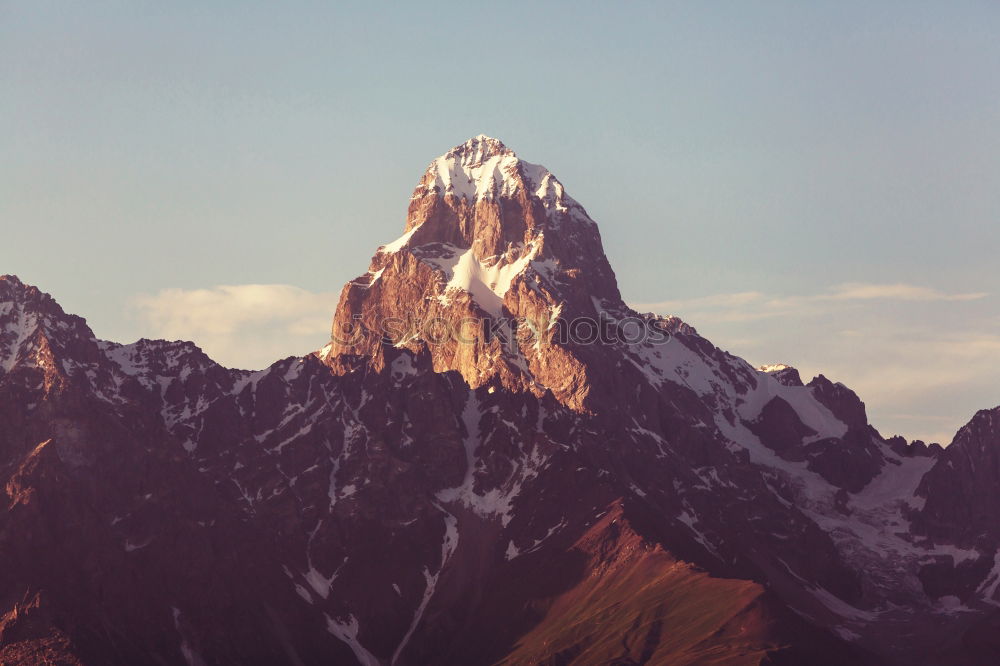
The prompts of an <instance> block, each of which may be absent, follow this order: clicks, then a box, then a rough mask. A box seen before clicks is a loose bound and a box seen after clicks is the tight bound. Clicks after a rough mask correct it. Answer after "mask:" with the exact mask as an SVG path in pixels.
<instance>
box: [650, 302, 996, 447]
mask: <svg viewBox="0 0 1000 666" xmlns="http://www.w3.org/2000/svg"><path fill="white" fill-rule="evenodd" d="M988 296H989V294H986V293H983V292H971V291H970V292H956V293H950V292H945V291H942V290H939V289H934V288H931V287H926V286H918V285H911V284H903V283H897V284H879V283H861V282H850V283H842V284H837V285H834V286H831V287H829V288H828V289H825V290H822V291H820V292H818V293H812V294H805V295H801V294H800V295H788V294H768V293H763V292H758V291H745V292H737V293H732V294H715V295H711V296H705V297H700V298H693V299H685V300H672V301H661V302H659V303H645V304H638V305H636V308H637V309H640V310H644V311H645V310H653V311H657V312H660V313H663V314H675V315H677V316H679V317H681V318H682V319H683V320H684V321H686V322H688V323H689V324H691V325H693V326H695V327H696V328H697V329H698V331H699V332H700V333H701V334H702V335H704V336H705V337H707V338H708V339H710V340H711V341H712V342H714V343H715V344H717V345H719V346H720V347H722V348H724V349H727V350H729V351H732V352H733V353H735V354H737V355H740V356H743V357H744V358H746V359H747V360H748V361H750V362H751V363H753V364H763V363H775V362H781V363H788V364H790V365H794V366H796V367H798V368H799V370H800V372H801V374H802V376H803V378H804V379H807V378H809V377H812V376H814V375H816V374H819V373H823V374H825V375H826V376H828V377H830V378H832V379H835V380H837V381H842V382H843V383H845V384H846V385H848V386H850V387H851V388H852V389H854V390H855V391H856V392H857V393H858V395H859V396H860V397H861V399H862V400H864V401H865V403H866V404H867V406H868V412H869V417H870V418H871V421H872V423H873V424H874V425H875V426H876V427H877V428H879V429H880V430H882V431H883V432H885V433H886V434H891V433H901V434H903V435H905V436H907V437H910V438H920V439H924V440H927V441H942V442H943V443H947V442H948V441H950V438H951V434H954V432H955V430H957V429H958V428H959V427H960V426H961V425H964V424H965V422H967V421H968V419H969V418H970V417H971V416H972V414H973V413H975V411H976V410H977V409H981V408H986V407H992V406H995V405H996V404H997V403H1000V385H998V384H997V382H996V379H995V369H996V368H997V367H1000V334H998V333H997V331H998V329H1000V317H998V316H997V313H996V309H995V304H994V301H993V299H990V298H988ZM890 306H891V307H890ZM902 415H907V416H906V417H904V416H902ZM949 433H950V434H949ZM946 434H947V436H945V435H946Z"/></svg>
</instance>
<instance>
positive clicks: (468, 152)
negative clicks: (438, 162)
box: [439, 134, 517, 167]
mask: <svg viewBox="0 0 1000 666" xmlns="http://www.w3.org/2000/svg"><path fill="white" fill-rule="evenodd" d="M494 157H517V155H515V154H514V151H513V150H511V149H510V148H508V147H507V146H505V145H504V143H503V141H501V140H500V139H494V138H493V137H491V136H486V135H485V134H479V135H477V136H474V137H472V138H471V139H469V140H468V141H466V142H465V143H460V144H458V145H457V146H455V147H454V148H452V149H451V150H449V151H448V152H447V153H445V154H444V155H443V156H442V157H441V158H439V159H457V160H458V161H459V162H460V163H461V165H462V166H464V167H474V166H479V165H480V164H482V163H483V162H485V161H487V160H490V159H492V158H494Z"/></svg>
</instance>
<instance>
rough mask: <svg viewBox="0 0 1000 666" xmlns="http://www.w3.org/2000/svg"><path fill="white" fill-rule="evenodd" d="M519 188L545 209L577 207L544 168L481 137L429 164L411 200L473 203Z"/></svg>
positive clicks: (483, 136) (492, 140) (564, 210)
mask: <svg viewBox="0 0 1000 666" xmlns="http://www.w3.org/2000/svg"><path fill="white" fill-rule="evenodd" d="M519 188H524V189H525V190H526V191H527V193H528V194H529V195H530V196H533V197H535V198H537V199H539V200H541V201H542V203H543V204H544V206H545V208H546V209H547V210H550V211H560V212H567V211H569V210H570V209H572V208H579V204H577V203H576V201H574V200H573V199H572V198H571V197H570V196H569V195H567V194H566V193H565V191H564V189H563V186H562V184H561V183H560V182H559V181H558V179H556V177H555V176H554V175H553V174H552V173H551V172H550V171H549V170H548V169H546V168H545V167H543V166H541V165H538V164H531V163H530V162H525V161H524V160H521V159H520V158H518V156H517V154H515V153H514V151H513V150H511V149H510V148H508V147H507V146H506V145H504V143H503V142H502V141H500V140H499V139H494V138H492V137H489V136H486V135H485V134H480V135H478V136H476V137H473V138H471V139H469V140H468V141H466V142H465V143H462V144H459V145H457V146H455V147H454V148H452V149H451V150H449V151H448V152H447V153H445V154H444V155H442V156H441V157H438V158H437V159H436V160H434V161H433V162H431V164H430V166H428V167H427V172H426V173H425V174H424V177H423V179H422V180H421V182H420V185H418V186H417V189H416V190H415V191H414V193H413V198H414V199H419V198H421V197H424V196H426V195H428V194H430V193H432V192H433V193H435V194H437V195H439V196H445V195H449V194H451V195H454V196H455V197H457V198H459V199H465V200H467V201H468V202H469V203H474V202H475V201H477V200H479V199H496V198H497V197H507V196H512V195H514V194H515V193H516V192H517V191H518V189H519Z"/></svg>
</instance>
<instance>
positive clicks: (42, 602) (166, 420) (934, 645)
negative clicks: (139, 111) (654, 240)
mask: <svg viewBox="0 0 1000 666" xmlns="http://www.w3.org/2000/svg"><path fill="white" fill-rule="evenodd" d="M359 268H360V266H359ZM324 344H325V346H324ZM317 347H322V348H321V349H320V350H319V351H317V352H315V353H313V354H311V355H308V356H305V357H302V358H287V359H284V360H281V361H278V362H276V363H274V364H273V365H272V366H270V367H269V368H266V369H264V370H260V371H255V372H250V371H243V370H233V369H228V368H224V367H222V366H220V365H219V364H217V363H215V362H214V361H212V359H210V358H208V357H207V356H206V355H205V354H204V353H202V351H201V350H200V349H199V348H198V347H196V346H195V345H194V344H192V343H190V342H168V341H162V340H139V341H138V342H135V343H132V344H127V345H122V344H118V343H114V342H107V341H102V340H98V339H96V337H95V336H94V334H93V332H92V331H91V330H90V328H89V327H88V326H87V324H86V322H85V321H84V320H83V319H81V318H80V317H77V316H74V315H69V314H66V313H65V312H63V310H62V309H61V308H60V306H59V305H58V304H57V303H56V301H55V300H53V299H52V298H51V297H50V296H49V295H47V294H45V293H43V292H41V291H40V290H39V289H37V288H36V287H33V286H29V285H25V284H23V283H22V282H21V281H19V280H18V279H17V278H16V277H14V276H4V277H3V278H0V474H2V479H0V480H2V484H3V486H2V487H3V492H4V495H3V498H4V502H5V507H4V510H3V511H2V512H0V562H2V566H0V663H4V664H8V663H9V664H123V665H124V664H128V665H135V664H188V665H191V666H195V665H202V664H205V665H207V664H268V665H271V664H325V665H328V664H363V665H365V666H376V665H380V666H392V665H400V666H402V665H407V664H440V665H453V664H463V665H476V664H507V665H514V664H551V665H557V664H559V665H562V664H579V665H586V664H619V665H625V664H670V665H678V664H852V665H853V664H899V665H903V664H906V665H919V664H995V663H998V662H1000V639H998V635H1000V633H998V631H997V629H1000V589H998V588H1000V528H998V525H1000V522H998V520H1000V490H998V488H1000V415H998V411H997V409H993V410H985V411H982V412H979V413H978V414H977V415H976V416H975V417H974V418H973V419H972V421H971V422H970V423H969V424H968V425H967V426H965V427H964V428H962V429H961V430H960V431H959V432H958V434H957V435H956V437H955V440H954V442H952V443H951V445H950V446H947V447H945V448H942V447H940V446H936V445H931V446H927V445H924V444H923V443H922V442H915V443H908V442H906V441H905V440H903V439H902V438H900V437H892V438H888V439H887V438H884V437H883V436H882V435H881V434H880V433H879V432H878V431H877V430H876V429H875V428H874V427H873V426H872V425H871V424H869V422H868V419H867V416H866V412H865V405H864V403H863V402H862V401H861V399H860V398H859V397H858V396H857V395H856V394H855V393H854V392H853V391H851V390H850V389H849V388H847V387H846V386H844V385H842V384H839V383H837V382H835V381H833V380H831V379H828V378H826V377H824V376H823V375H820V376H818V377H816V378H814V379H812V380H811V381H809V382H807V383H806V382H803V380H802V378H801V377H800V375H799V373H798V372H797V371H796V370H795V369H794V368H792V367H789V366H785V365H774V366H764V367H761V368H754V367H752V366H750V365H749V364H748V363H747V362H745V361H743V360H742V359H740V358H737V357H735V356H732V355H730V354H728V353H726V352H724V351H722V350H720V349H719V348H717V347H715V346H714V345H713V344H712V343H711V342H709V341H708V340H706V339H704V338H703V337H701V336H700V335H699V334H698V333H697V331H696V330H695V328H693V327H692V326H691V325H689V324H687V323H684V322H682V321H680V320H679V319H677V318H676V317H665V316H659V315H654V314H645V313H638V312H635V311H633V310H632V309H631V308H629V307H628V306H627V305H626V304H625V302H624V301H623V300H622V297H621V295H620V293H619V290H618V287H617V284H616V280H615V275H614V272H613V271H612V268H611V266H610V265H609V263H608V261H607V259H606V257H605V255H604V251H603V249H602V244H601V237H600V233H599V231H598V228H597V225H596V223H595V222H594V221H593V220H592V219H591V218H590V217H589V215H588V214H587V212H586V210H585V209H584V208H583V207H582V206H581V205H580V204H579V203H578V202H577V201H576V200H574V199H573V198H571V197H570V196H569V195H568V194H567V193H566V191H565V189H564V188H563V185H562V184H561V183H560V182H559V180H558V179H557V178H556V177H555V176H554V175H553V174H552V173H550V172H549V171H548V170H547V169H545V168H544V167H541V166H539V165H536V164H532V163H529V162H526V161H523V160H521V159H520V158H519V157H518V156H517V155H516V154H515V153H514V152H513V151H512V150H510V149H509V148H508V147H506V146H505V145H504V144H503V143H502V142H500V141H498V140H496V139H492V138H489V137H486V136H478V137H475V138H473V139H470V140H469V141H467V142H465V143H464V144H461V145H458V146H456V147H455V148H453V149H451V150H450V151H448V152H447V153H445V154H444V155H442V156H441V157H439V158H437V159H436V160H434V161H433V162H432V163H431V164H430V165H429V166H428V168H427V170H426V172H425V173H424V174H423V176H422V177H421V178H420V181H419V183H418V184H417V187H416V189H415V190H414V192H413V196H412V197H411V199H410V204H409V209H408V211H407V216H406V222H405V225H404V227H403V235H402V236H401V237H400V238H399V239H397V240H395V241H393V242H391V243H387V244H386V245H383V246H382V247H380V248H378V249H377V251H376V253H375V255H374V257H373V258H372V260H371V263H370V265H369V267H368V270H367V272H365V273H364V274H363V275H361V276H359V277H358V278H356V279H354V280H352V281H351V282H349V283H348V284H347V285H346V286H345V287H344V289H343V291H342V293H341V297H340V302H339V304H338V306H337V309H336V312H335V313H334V314H333V325H332V332H331V339H330V340H329V341H322V340H319V341H317ZM998 409H1000V408H998Z"/></svg>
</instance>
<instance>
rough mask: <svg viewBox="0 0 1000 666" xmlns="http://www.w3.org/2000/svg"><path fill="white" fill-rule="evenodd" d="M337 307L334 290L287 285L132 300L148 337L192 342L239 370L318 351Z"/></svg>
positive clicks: (234, 287) (163, 293)
mask: <svg viewBox="0 0 1000 666" xmlns="http://www.w3.org/2000/svg"><path fill="white" fill-rule="evenodd" d="M336 305H337V294H335V293H333V292H320V293H316V292H311V291H307V290H305V289H301V288H299V287H294V286H292V285H286V284H242V285H219V286H216V287H212V288H210V289H162V290H160V291H158V292H157V293H155V294H143V295H140V296H138V297H137V298H136V299H135V301H134V307H135V309H136V311H137V314H138V317H139V319H140V320H141V322H142V324H143V328H144V330H146V331H149V333H148V334H147V337H154V338H166V339H170V340H175V339H179V340H191V341H193V342H195V343H196V344H197V345H198V346H200V347H201V348H202V349H203V350H204V351H205V353H207V354H208V355H209V356H211V357H212V358H213V359H215V360H216V361H218V362H220V363H222V364H223V365H227V366H230V367H240V368H262V367H266V366H268V365H270V364H271V363H273V362H274V361H276V360H279V359H281V358H284V357H286V356H290V355H294V354H304V353H308V352H310V351H313V350H315V349H318V348H319V347H322V346H323V345H324V344H325V343H326V341H327V339H328V338H329V335H330V333H329V331H330V322H331V320H332V318H333V311H334V309H335V308H336Z"/></svg>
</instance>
